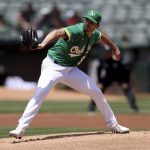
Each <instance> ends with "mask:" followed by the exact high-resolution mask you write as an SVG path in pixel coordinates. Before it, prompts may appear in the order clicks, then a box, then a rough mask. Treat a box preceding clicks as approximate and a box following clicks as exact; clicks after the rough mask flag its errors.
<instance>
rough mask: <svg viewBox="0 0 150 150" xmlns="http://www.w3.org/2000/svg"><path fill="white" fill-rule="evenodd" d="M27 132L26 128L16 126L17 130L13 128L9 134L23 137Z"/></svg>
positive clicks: (18, 137)
mask: <svg viewBox="0 0 150 150" xmlns="http://www.w3.org/2000/svg"><path fill="white" fill-rule="evenodd" d="M24 133H25V130H23V129H21V128H16V129H15V130H12V131H10V132H9V135H10V136H12V137H15V138H16V139H21V138H22V137H23V135H24Z"/></svg>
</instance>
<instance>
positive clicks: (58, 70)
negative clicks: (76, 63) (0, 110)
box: [9, 57, 67, 138]
mask: <svg viewBox="0 0 150 150" xmlns="http://www.w3.org/2000/svg"><path fill="white" fill-rule="evenodd" d="M66 71H67V69H65V68H64V67H61V66H59V65H56V64H54V63H53V62H51V61H50V60H49V59H48V58H47V57H46V58H45V59H44V60H43V63H42V69H41V75H40V78H39V81H38V85H37V89H36V91H35V94H34V95H33V97H32V98H31V99H30V101H29V102H28V105H27V107H26V109H25V110H24V113H23V115H22V116H21V118H20V119H19V123H18V126H17V128H16V129H15V130H12V131H10V132H9V135H10V136H13V137H15V138H21V137H22V136H23V134H24V133H25V130H26V128H27V127H28V126H29V125H30V123H31V121H32V120H33V118H34V117H35V116H36V114H37V113H38V111H39V109H40V106H41V105H42V102H43V100H44V98H45V96H46V95H47V94H48V92H49V91H50V90H51V89H52V88H53V86H54V85H55V84H57V83H58V82H59V81H60V80H61V78H62V77H63V73H65V72H66Z"/></svg>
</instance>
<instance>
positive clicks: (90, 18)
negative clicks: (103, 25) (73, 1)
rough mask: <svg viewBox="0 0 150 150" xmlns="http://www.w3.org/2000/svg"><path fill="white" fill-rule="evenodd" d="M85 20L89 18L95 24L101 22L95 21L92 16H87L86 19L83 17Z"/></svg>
mask: <svg viewBox="0 0 150 150" xmlns="http://www.w3.org/2000/svg"><path fill="white" fill-rule="evenodd" d="M83 18H87V19H89V20H91V21H93V22H94V23H96V24H97V23H99V22H97V21H96V20H94V19H93V18H92V17H90V16H85V17H83Z"/></svg>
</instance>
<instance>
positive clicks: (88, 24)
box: [84, 18, 100, 32]
mask: <svg viewBox="0 0 150 150" xmlns="http://www.w3.org/2000/svg"><path fill="white" fill-rule="evenodd" d="M99 26H100V24H99V23H98V24H97V23H94V22H93V21H91V20H89V19H87V18H85V20H84V29H85V31H86V32H93V31H94V30H95V29H96V28H98V27H99Z"/></svg>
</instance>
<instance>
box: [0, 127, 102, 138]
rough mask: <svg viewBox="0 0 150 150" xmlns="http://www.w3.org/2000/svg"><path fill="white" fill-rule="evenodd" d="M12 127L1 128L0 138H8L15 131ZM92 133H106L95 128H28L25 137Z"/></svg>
mask: <svg viewBox="0 0 150 150" xmlns="http://www.w3.org/2000/svg"><path fill="white" fill-rule="evenodd" d="M13 129H14V128H12V127H0V138H8V137H9V131H10V130H13ZM92 131H104V130H101V129H96V128H95V129H93V128H86V129H85V128H63V127H51V128H28V130H27V131H26V133H25V135H44V134H57V133H59V134H60V133H70V132H92Z"/></svg>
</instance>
